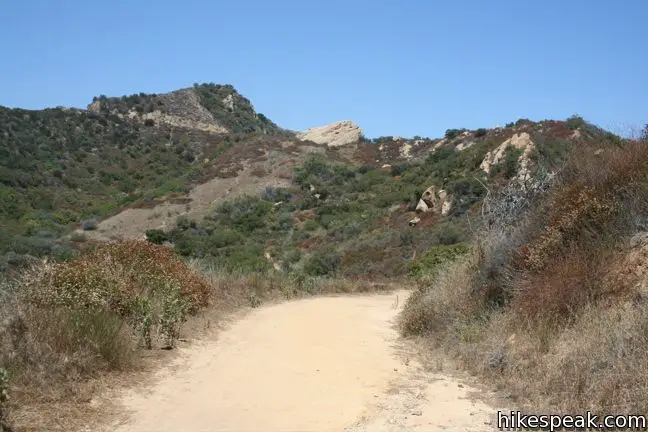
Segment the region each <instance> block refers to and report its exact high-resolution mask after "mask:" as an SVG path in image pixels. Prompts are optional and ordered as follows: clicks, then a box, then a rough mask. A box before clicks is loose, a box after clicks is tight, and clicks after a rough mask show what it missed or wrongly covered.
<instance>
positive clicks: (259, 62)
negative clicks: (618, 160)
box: [0, 0, 648, 137]
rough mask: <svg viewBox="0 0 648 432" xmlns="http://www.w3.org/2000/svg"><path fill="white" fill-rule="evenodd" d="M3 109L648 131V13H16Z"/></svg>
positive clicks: (462, 8) (422, 7)
mask: <svg viewBox="0 0 648 432" xmlns="http://www.w3.org/2000/svg"><path fill="white" fill-rule="evenodd" d="M2 3H3V4H2V7H1V8H0V52H1V53H2V54H1V55H2V61H1V62H0V105H5V106H11V107H22V108H29V109H35V108H42V107H47V106H57V105H65V106H76V107H85V106H86V105H87V104H88V103H89V102H90V101H91V99H92V97H93V96H95V95H99V94H105V95H108V96H118V95H124V94H131V93H138V92H156V93H161V92H166V91H170V90H174V89H178V88H183V87H188V86H191V85H192V84H193V83H194V82H215V83H223V84H225V83H229V84H233V85H234V86H235V87H236V88H237V89H238V90H239V91H240V92H241V93H242V94H243V95H245V96H246V97H248V98H249V99H250V100H251V101H252V102H253V103H254V105H255V107H256V108H257V110H258V111H259V112H262V113H264V114H266V115H267V116H268V117H270V118H271V119H273V120H274V121H275V122H277V123H279V124H280V125H281V126H283V127H287V128H290V129H304V128H307V127H311V126H316V125H320V124H324V123H329V122H333V121H336V120H344V119H351V120H354V121H356V122H357V123H359V124H360V126H361V127H362V128H363V129H364V131H365V134H366V135H367V136H370V137H376V136H381V135H400V136H413V135H421V136H430V137H438V136H440V135H442V134H443V132H444V131H445V129H448V128H460V127H467V128H478V127H492V126H495V125H498V124H504V123H506V122H509V121H514V120H516V119H518V118H520V117H525V118H530V119H532V120H542V119H547V118H551V119H564V118H566V117H568V116H570V115H571V114H574V113H578V114H580V115H582V116H583V117H584V118H585V119H587V120H589V121H591V122H593V123H596V124H598V125H600V126H603V127H605V128H608V129H610V130H612V131H614V132H617V133H621V132H627V131H628V130H629V129H630V128H632V127H637V128H639V127H641V126H642V125H643V124H645V123H647V122H648V79H647V78H648V56H647V55H646V49H647V47H648V1H645V0H620V1H618V2H613V1H611V0H610V1H607V0H606V1H603V0H591V1H585V0H580V1H579V0H564V1H556V0H543V1H526V0H515V1H513V0H502V1H498V0H492V1H486V0H482V1H478V0H474V1H467V0H464V1H460V0H456V1H444V2H441V1H433V0H428V1H426V0H418V1H411V0H401V1H383V0H373V1H365V0H362V1H360V0H358V1H354V0H348V1H340V0H327V1H320V2H316V1H308V0H290V1H281V0H275V1H251V0H238V1H233V0H232V1H220V0H212V1H207V0H184V1H182V2H177V1H170V0H157V1H137V0H129V1H126V0H112V1H103V2H99V1H87V0H83V1H81V0H60V1H51V0H21V1H20V2H19V1H12V0H4V1H2Z"/></svg>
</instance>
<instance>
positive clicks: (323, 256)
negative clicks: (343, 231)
mask: <svg viewBox="0 0 648 432" xmlns="http://www.w3.org/2000/svg"><path fill="white" fill-rule="evenodd" d="M339 265H340V255H339V254H338V253H337V252H332V251H321V252H320V251H318V252H315V253H314V254H313V255H311V256H310V257H309V258H308V260H307V261H306V263H305V265H304V271H305V272H306V274H308V275H310V276H326V275H330V274H332V273H334V272H335V271H336V270H337V268H338V266H339Z"/></svg>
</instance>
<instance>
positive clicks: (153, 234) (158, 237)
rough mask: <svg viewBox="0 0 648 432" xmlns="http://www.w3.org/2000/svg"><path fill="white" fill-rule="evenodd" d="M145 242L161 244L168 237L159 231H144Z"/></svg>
mask: <svg viewBox="0 0 648 432" xmlns="http://www.w3.org/2000/svg"><path fill="white" fill-rule="evenodd" d="M146 240H148V241H149V242H151V243H154V244H162V243H164V242H165V241H167V240H168V237H167V235H166V233H165V232H164V231H163V230H161V229H149V230H146Z"/></svg>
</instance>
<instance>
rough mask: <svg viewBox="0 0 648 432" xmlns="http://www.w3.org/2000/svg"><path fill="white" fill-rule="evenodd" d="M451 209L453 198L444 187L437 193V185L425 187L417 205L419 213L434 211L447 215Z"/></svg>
mask: <svg viewBox="0 0 648 432" xmlns="http://www.w3.org/2000/svg"><path fill="white" fill-rule="evenodd" d="M450 210H452V198H451V197H450V196H449V195H448V193H447V192H446V191H445V190H444V189H441V190H439V191H438V193H437V191H436V187H435V186H430V187H429V188H427V189H425V191H424V192H423V195H422V196H421V199H420V200H419V202H418V204H417V206H416V212H417V213H428V212H433V213H436V214H440V215H442V216H446V215H447V214H448V213H450Z"/></svg>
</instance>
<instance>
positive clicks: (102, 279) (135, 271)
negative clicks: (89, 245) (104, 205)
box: [25, 241, 209, 348]
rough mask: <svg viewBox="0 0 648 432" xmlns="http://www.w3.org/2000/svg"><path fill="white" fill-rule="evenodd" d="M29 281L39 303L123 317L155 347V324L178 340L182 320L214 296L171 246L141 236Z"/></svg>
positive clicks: (29, 291)
mask: <svg viewBox="0 0 648 432" xmlns="http://www.w3.org/2000/svg"><path fill="white" fill-rule="evenodd" d="M25 285H26V287H25V289H26V292H27V295H28V298H29V300H30V302H31V303H32V304H34V305H35V306H37V307H41V308H62V309H65V310H69V311H71V312H72V313H73V314H86V313H88V314H91V315H92V314H97V313H104V312H105V313H114V314H116V315H117V316H120V317H122V318H123V319H125V320H126V321H127V322H129V323H130V325H131V326H132V327H133V329H134V330H136V331H137V332H139V334H140V335H141V337H142V338H143V340H144V342H145V344H146V346H147V347H149V348H150V347H151V344H152V339H151V338H152V335H153V330H154V329H155V328H158V329H159V330H160V332H161V334H163V335H164V336H165V337H166V343H167V344H168V345H170V346H172V345H173V343H174V342H175V340H176V339H177V328H178V326H179V325H180V323H181V322H182V321H183V320H184V319H185V317H186V315H187V314H188V313H192V312H195V311H196V310H198V308H200V307H202V306H205V305H206V304H207V300H208V296H209V286H208V284H207V282H206V281H205V280H203V279H202V278H201V277H199V276H197V275H195V274H194V273H192V271H191V270H190V269H189V268H188V267H187V266H186V264H185V263H184V262H182V261H180V260H179V259H178V258H176V257H175V256H174V255H173V252H172V251H171V250H170V249H168V248H166V247H164V246H158V245H153V244H151V243H147V242H137V241H130V242H125V243H117V244H109V245H105V246H101V247H99V248H97V249H96V250H94V251H93V252H91V253H89V254H87V255H84V256H83V257H81V258H79V259H77V260H75V261H71V262H64V263H57V264H55V265H53V266H51V267H49V268H46V269H45V270H44V271H43V272H41V273H40V274H39V275H37V276H35V277H34V278H33V279H31V280H26V282H25ZM44 287H47V288H46V289H45V288H44ZM92 316H94V315H92ZM102 319H103V318H102ZM79 322H80V323H83V325H86V324H88V323H89V321H88V320H87V319H85V318H82V319H80V320H79ZM88 331H94V330H92V329H88ZM84 332H86V330H84ZM86 333H87V332H86Z"/></svg>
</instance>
